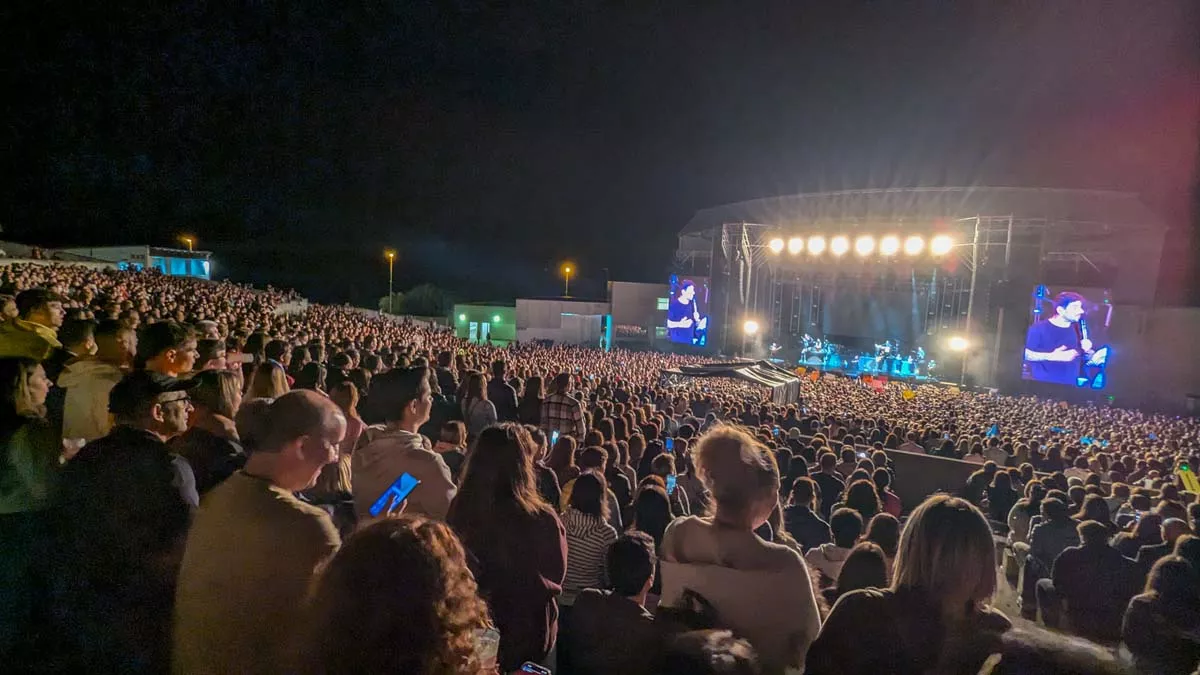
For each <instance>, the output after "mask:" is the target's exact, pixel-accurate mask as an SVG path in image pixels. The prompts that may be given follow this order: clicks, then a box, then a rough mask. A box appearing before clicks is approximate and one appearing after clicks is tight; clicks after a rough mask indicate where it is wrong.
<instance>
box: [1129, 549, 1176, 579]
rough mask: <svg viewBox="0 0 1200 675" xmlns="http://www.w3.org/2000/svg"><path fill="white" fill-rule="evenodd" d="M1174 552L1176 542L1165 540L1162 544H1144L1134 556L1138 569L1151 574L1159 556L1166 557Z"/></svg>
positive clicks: (1144, 573) (1145, 573)
mask: <svg viewBox="0 0 1200 675" xmlns="http://www.w3.org/2000/svg"><path fill="white" fill-rule="evenodd" d="M1174 552H1175V544H1173V543H1171V542H1169V541H1165V542H1163V543H1161V544H1153V545H1149V546H1143V547H1141V548H1139V549H1138V550H1137V554H1136V555H1135V556H1132V557H1133V558H1134V559H1135V561H1136V562H1137V566H1138V569H1140V570H1141V571H1142V574H1143V575H1148V574H1150V568H1151V567H1154V563H1156V562H1158V560H1159V558H1165V557H1167V556H1169V555H1171V554H1172V553H1174Z"/></svg>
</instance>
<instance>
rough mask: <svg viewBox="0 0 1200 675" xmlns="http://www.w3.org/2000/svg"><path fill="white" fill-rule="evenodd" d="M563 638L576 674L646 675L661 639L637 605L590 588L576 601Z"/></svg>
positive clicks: (656, 627) (647, 615) (643, 611)
mask: <svg viewBox="0 0 1200 675" xmlns="http://www.w3.org/2000/svg"><path fill="white" fill-rule="evenodd" d="M565 639H566V640H567V647H568V648H569V650H570V653H571V662H572V664H573V665H574V668H573V670H572V672H574V673H576V674H577V675H648V674H649V673H650V672H652V671H651V669H652V666H653V662H654V659H653V658H652V656H653V655H654V654H655V653H656V652H657V650H658V648H659V645H660V643H661V641H662V636H661V635H660V634H659V630H658V626H657V624H655V623H654V615H653V614H651V613H650V612H648V611H646V609H645V608H644V607H642V606H641V605H639V604H637V602H635V601H633V600H631V599H629V598H626V597H624V596H621V595H617V594H616V593H613V592H612V591H601V590H597V589H595V588H589V589H587V590H585V591H582V592H581V593H580V594H579V596H578V597H577V598H576V599H575V606H574V608H573V609H572V611H571V634H570V635H567V636H565Z"/></svg>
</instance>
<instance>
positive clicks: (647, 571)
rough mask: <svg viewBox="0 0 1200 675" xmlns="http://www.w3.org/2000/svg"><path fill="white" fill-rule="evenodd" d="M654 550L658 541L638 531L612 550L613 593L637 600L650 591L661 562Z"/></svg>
mask: <svg viewBox="0 0 1200 675" xmlns="http://www.w3.org/2000/svg"><path fill="white" fill-rule="evenodd" d="M577 487H578V486H577ZM654 549H655V546H654V539H652V538H651V537H650V535H648V534H646V533H645V532H639V531H637V530H630V531H629V532H626V533H625V534H624V535H623V536H622V537H621V538H619V539H617V540H616V541H615V542H613V544H612V545H611V546H609V547H608V550H607V551H606V552H605V554H604V567H605V570H606V571H607V572H608V582H609V584H611V585H612V588H613V592H615V593H616V594H617V595H623V596H625V597H633V596H636V595H639V594H640V593H641V592H642V591H644V590H646V589H647V588H649V584H650V581H651V580H652V579H653V578H654V568H655V565H656V564H657V562H658V556H657V555H656V554H655V551H654Z"/></svg>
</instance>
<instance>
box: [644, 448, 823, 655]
mask: <svg viewBox="0 0 1200 675" xmlns="http://www.w3.org/2000/svg"><path fill="white" fill-rule="evenodd" d="M693 457H694V461H695V464H696V469H697V472H698V474H699V476H700V480H701V481H703V482H704V485H705V487H706V488H707V489H708V490H709V492H710V493H711V494H712V505H713V515H712V516H711V517H709V518H696V517H694V516H689V517H685V518H679V519H677V520H675V521H674V522H672V523H671V524H670V525H669V526H668V527H667V530H666V533H665V535H664V537H663V544H662V549H661V556H662V582H663V587H662V590H663V593H662V600H661V602H660V604H661V605H663V606H667V607H676V606H680V605H681V604H683V603H684V596H685V591H691V592H692V593H695V594H699V595H700V596H702V597H703V598H704V599H705V600H707V601H708V602H709V603H710V604H711V605H712V606H713V608H714V609H715V611H716V614H717V618H718V620H719V623H720V625H721V626H722V627H725V628H729V629H731V630H733V631H734V632H735V633H736V634H737V635H740V636H743V637H745V638H746V639H747V640H749V641H750V643H751V644H753V645H754V648H755V649H756V650H757V651H758V653H759V657H760V659H761V661H762V663H763V665H764V666H765V667H766V668H765V670H766V672H769V673H776V672H783V671H784V670H786V669H789V668H799V667H801V666H802V664H803V663H804V657H805V653H806V652H807V650H808V646H809V644H810V643H812V641H813V640H814V639H815V638H816V635H817V632H818V631H819V630H820V627H821V620H820V615H819V614H818V611H817V602H816V598H815V596H814V594H813V590H812V583H811V581H810V577H809V572H808V567H807V566H806V565H805V564H804V560H803V559H802V558H801V557H800V554H799V553H797V552H796V551H794V550H792V549H790V548H788V547H786V546H781V545H779V544H774V543H771V542H767V541H764V540H763V539H760V538H759V537H758V536H757V535H756V534H755V533H754V530H755V529H756V528H758V527H760V526H761V525H762V524H763V523H765V522H766V521H767V519H768V517H770V515H771V511H772V510H773V509H774V508H775V505H776V503H777V502H778V495H779V468H778V466H777V465H776V464H775V456H774V454H773V453H771V451H770V450H768V449H767V448H766V447H765V446H763V445H762V444H761V443H759V442H758V441H756V440H755V439H754V438H753V437H751V436H750V435H749V434H747V433H746V432H744V431H741V430H739V429H736V428H734V427H729V426H718V427H715V428H713V429H712V430H710V431H708V432H707V433H705V434H704V435H703V436H702V437H701V438H700V441H699V443H698V444H697V445H696V448H695V450H694V452H693Z"/></svg>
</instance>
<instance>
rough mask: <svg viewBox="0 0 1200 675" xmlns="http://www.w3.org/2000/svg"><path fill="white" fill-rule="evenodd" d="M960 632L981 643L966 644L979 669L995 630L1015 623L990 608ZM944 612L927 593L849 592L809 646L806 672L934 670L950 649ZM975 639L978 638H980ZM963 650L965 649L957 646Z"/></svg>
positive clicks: (895, 674)
mask: <svg viewBox="0 0 1200 675" xmlns="http://www.w3.org/2000/svg"><path fill="white" fill-rule="evenodd" d="M968 621H969V625H967V626H965V627H963V629H961V630H960V631H959V632H960V633H961V634H962V635H966V636H970V638H971V639H972V643H971V644H978V645H979V647H978V648H976V649H972V648H969V647H967V648H965V649H963V651H965V652H966V653H965V654H963V655H962V658H963V662H964V666H966V667H964V668H962V669H958V670H956V671H955V672H972V673H973V672H977V671H978V670H979V666H980V664H982V662H983V661H984V659H986V658H987V657H988V655H989V654H990V653H991V652H992V651H994V650H993V649H991V648H990V647H991V646H992V645H989V644H987V643H988V642H989V640H988V638H989V637H990V636H996V635H999V634H1001V633H1003V632H1004V631H1007V630H1008V629H1009V628H1010V627H1011V626H1012V624H1011V623H1010V622H1009V620H1008V618H1007V617H1005V616H1004V615H1003V614H1001V613H1000V612H996V611H994V610H986V611H983V612H980V613H978V614H976V615H975V616H974V617H972V618H971V619H969V620H968ZM948 637H949V636H948V631H947V630H946V628H945V627H944V626H943V625H942V619H941V612H939V611H938V608H937V607H934V606H932V605H930V604H929V603H928V602H927V601H926V600H925V597H924V595H923V594H922V593H919V592H917V591H911V590H904V589H901V590H898V591H891V590H879V589H875V588H867V589H863V590H858V591H851V592H850V593H847V594H846V595H843V596H842V597H841V598H840V599H839V600H838V602H837V604H836V605H834V606H833V610H832V611H831V612H830V613H829V618H828V619H826V621H825V625H824V626H822V627H821V633H820V635H818V636H817V639H816V641H814V642H813V643H812V645H811V646H810V647H809V648H808V657H807V659H806V660H805V670H804V672H805V675H859V674H862V675H876V674H878V673H888V674H889V675H920V674H924V673H928V672H932V671H933V670H934V667H935V666H937V665H938V663H939V659H940V658H941V657H942V656H943V654H944V653H945V652H946V651H948V650H947V649H946V648H945V647H946V641H947V639H948ZM975 641H978V643H976V642H975ZM955 651H959V650H955Z"/></svg>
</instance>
